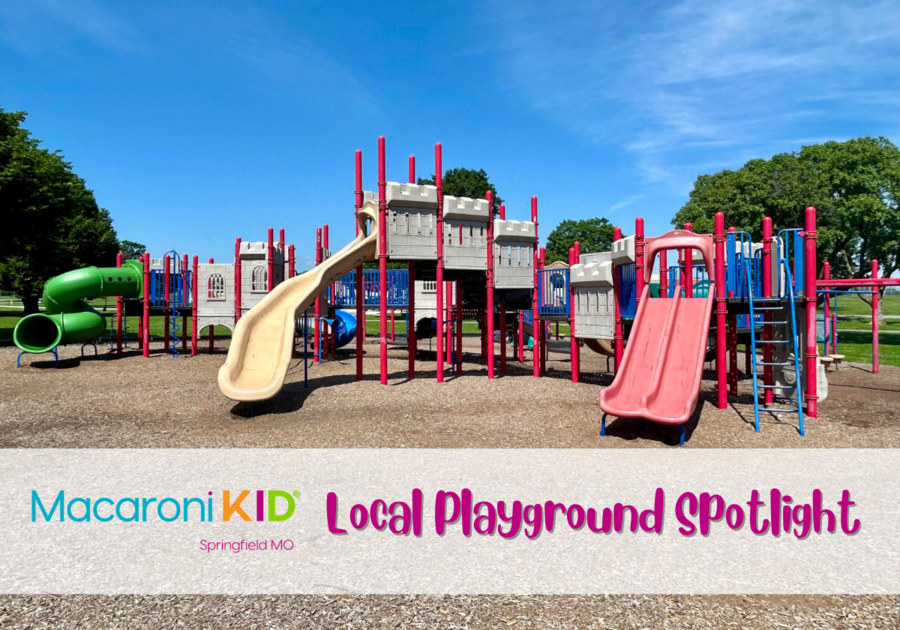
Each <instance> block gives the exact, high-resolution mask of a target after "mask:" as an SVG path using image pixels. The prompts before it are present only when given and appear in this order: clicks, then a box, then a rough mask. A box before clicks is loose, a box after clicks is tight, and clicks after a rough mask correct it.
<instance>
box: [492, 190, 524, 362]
mask: <svg viewBox="0 0 900 630" xmlns="http://www.w3.org/2000/svg"><path fill="white" fill-rule="evenodd" d="M500 220H501V221H506V204H505V203H501V204H500ZM493 228H494V221H493V219H492V220H491V230H493ZM492 234H493V233H492ZM493 250H494V248H493V247H491V248H489V249H488V257H489V258H490V259H493V257H494V251H493ZM500 308H501V310H502V313H501V314H500V317H501V319H500V326H501V328H502V329H503V330H504V331H505V330H506V302H505V301H504V302H503V303H501V305H500ZM520 328H521V326H520ZM500 336H501V337H503V339H502V342H503V343H502V345H501V350H500V352H501V354H500V373H501V374H506V343H507V342H506V334H505V332H504V333H501V335H500ZM520 343H521V341H520Z"/></svg>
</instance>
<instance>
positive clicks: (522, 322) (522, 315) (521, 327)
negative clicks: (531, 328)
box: [519, 311, 525, 363]
mask: <svg viewBox="0 0 900 630" xmlns="http://www.w3.org/2000/svg"><path fill="white" fill-rule="evenodd" d="M519 363H525V311H519Z"/></svg>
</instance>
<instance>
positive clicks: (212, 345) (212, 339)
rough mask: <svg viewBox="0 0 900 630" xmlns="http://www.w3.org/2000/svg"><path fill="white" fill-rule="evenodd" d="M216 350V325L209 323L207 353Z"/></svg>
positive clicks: (213, 262)
mask: <svg viewBox="0 0 900 630" xmlns="http://www.w3.org/2000/svg"><path fill="white" fill-rule="evenodd" d="M271 235H272V229H271V228H269V236H271ZM215 262H216V261H215V260H214V259H213V258H210V259H209V264H210V265H212V264H215ZM271 278H272V276H271V274H270V275H269V281H270V282H271ZM215 351H216V327H215V325H214V324H210V325H209V353H210V354H212V353H213V352H215Z"/></svg>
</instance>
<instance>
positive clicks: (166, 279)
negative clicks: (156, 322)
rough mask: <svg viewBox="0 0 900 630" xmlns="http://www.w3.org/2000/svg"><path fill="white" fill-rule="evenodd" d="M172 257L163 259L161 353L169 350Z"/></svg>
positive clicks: (167, 256)
mask: <svg viewBox="0 0 900 630" xmlns="http://www.w3.org/2000/svg"><path fill="white" fill-rule="evenodd" d="M171 264H172V257H171V256H170V255H169V254H166V255H165V257H164V258H163V265H165V267H163V352H165V351H166V350H168V348H169V306H170V305H169V295H170V292H169V287H170V286H171V282H172V269H171Z"/></svg>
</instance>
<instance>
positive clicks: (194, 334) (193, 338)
mask: <svg viewBox="0 0 900 630" xmlns="http://www.w3.org/2000/svg"><path fill="white" fill-rule="evenodd" d="M197 262H198V259H197V256H194V260H193V267H192V268H191V356H192V357H195V356H197V335H198V333H199V332H200V329H199V328H197V324H198V321H197V280H198V278H197Z"/></svg>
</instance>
